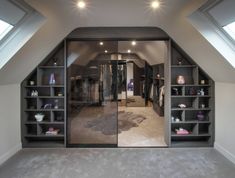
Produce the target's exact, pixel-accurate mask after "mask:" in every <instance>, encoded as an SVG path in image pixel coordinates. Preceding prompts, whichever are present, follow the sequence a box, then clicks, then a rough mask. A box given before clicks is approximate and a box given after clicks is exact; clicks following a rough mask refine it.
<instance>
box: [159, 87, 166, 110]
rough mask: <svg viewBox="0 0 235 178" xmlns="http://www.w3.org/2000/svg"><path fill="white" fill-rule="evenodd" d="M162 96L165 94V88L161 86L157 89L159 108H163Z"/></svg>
mask: <svg viewBox="0 0 235 178" xmlns="http://www.w3.org/2000/svg"><path fill="white" fill-rule="evenodd" d="M164 94H165V86H162V87H161V88H160V89H159V106H160V107H162V106H163V102H164Z"/></svg>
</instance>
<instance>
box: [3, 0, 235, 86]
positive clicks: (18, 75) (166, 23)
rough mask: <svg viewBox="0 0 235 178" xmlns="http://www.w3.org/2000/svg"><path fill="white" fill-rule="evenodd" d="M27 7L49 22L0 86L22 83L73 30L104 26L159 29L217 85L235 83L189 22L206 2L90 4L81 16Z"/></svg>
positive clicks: (70, 0)
mask: <svg viewBox="0 0 235 178" xmlns="http://www.w3.org/2000/svg"><path fill="white" fill-rule="evenodd" d="M25 1H26V2H27V3H28V4H29V5H31V6H32V7H33V8H35V9H36V10H37V11H39V12H40V13H41V14H42V15H44V16H45V18H46V19H47V21H46V23H45V24H44V26H42V27H41V29H40V30H39V31H38V32H37V33H36V34H35V35H34V36H33V37H32V38H31V39H30V40H29V41H28V42H27V43H26V44H25V45H24V47H23V48H22V49H21V50H20V51H19V52H18V53H17V54H16V55H15V56H14V57H13V59H12V60H11V61H10V62H9V63H7V64H6V65H5V67H4V68H3V69H2V70H1V71H0V84H14V83H20V82H21V81H22V80H23V79H24V78H25V77H26V76H27V75H28V74H29V73H30V72H31V71H32V70H33V69H34V68H35V66H36V65H37V64H39V63H40V62H41V61H42V60H43V59H44V58H45V57H46V56H47V55H48V54H49V53H50V52H51V51H52V50H53V48H55V46H56V45H57V44H59V43H60V42H61V40H62V39H64V38H65V37H66V36H67V35H68V34H69V33H70V32H71V31H72V30H74V29H76V28H78V27H105V26H106V27H116V26H120V27H130V26H135V27H146V26H147V27H160V28H162V29H163V30H164V31H166V32H167V33H168V34H169V36H170V37H172V38H173V39H174V40H175V41H176V43H177V44H179V46H181V47H182V48H183V49H184V50H185V52H186V53H188V54H189V55H190V56H191V57H192V58H193V59H194V60H195V61H196V62H197V63H198V64H199V65H200V66H201V67H202V68H203V69H204V70H205V71H207V73H208V74H209V75H210V76H211V77H212V78H213V79H214V80H215V81H220V82H234V83H235V70H234V69H233V68H232V67H231V66H230V65H229V64H228V63H227V62H226V61H225V60H224V58H223V57H222V56H221V55H220V54H219V53H218V52H217V51H216V50H215V49H214V48H213V47H212V46H211V45H210V44H209V43H208V42H207V41H206V40H205V39H204V38H203V37H202V36H201V35H200V34H199V33H198V32H197V30H195V29H194V27H193V26H192V25H191V24H190V23H189V22H188V20H187V16H188V15H190V14H192V12H194V11H195V10H196V9H198V8H199V7H200V6H201V5H202V4H204V3H205V2H206V0H164V1H162V5H161V7H160V8H159V9H157V10H155V11H153V10H152V9H151V8H150V7H149V5H148V1H143V0H133V1H126V0H118V1H116V0H115V1H110V0H96V1H89V4H88V7H87V9H83V10H82V11H80V10H78V9H77V7H76V1H75V0H66V1H65V0H50V1H48V0H40V1H38V0H25ZM218 71H219V72H218Z"/></svg>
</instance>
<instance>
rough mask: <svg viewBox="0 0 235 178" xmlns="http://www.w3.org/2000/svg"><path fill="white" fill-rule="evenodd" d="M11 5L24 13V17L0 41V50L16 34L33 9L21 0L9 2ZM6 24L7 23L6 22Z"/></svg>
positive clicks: (10, 0)
mask: <svg viewBox="0 0 235 178" xmlns="http://www.w3.org/2000/svg"><path fill="white" fill-rule="evenodd" d="M9 2H11V3H12V4H14V5H15V6H17V7H18V8H19V9H21V10H22V11H24V12H25V15H24V16H23V17H22V18H21V19H20V20H19V21H18V22H17V23H16V24H15V25H13V28H12V29H11V30H10V31H9V32H8V33H7V34H6V35H5V36H4V37H3V38H2V39H1V40H0V49H1V48H2V47H4V46H5V45H6V44H7V42H8V41H9V40H11V39H12V38H14V36H15V35H16V34H17V32H18V29H19V27H20V26H21V25H22V24H23V23H24V22H25V20H26V19H27V18H28V17H29V16H30V15H31V13H32V12H33V9H32V8H31V7H30V6H29V5H27V4H26V3H25V2H24V1H23V0H9ZM6 23H8V22H6Z"/></svg>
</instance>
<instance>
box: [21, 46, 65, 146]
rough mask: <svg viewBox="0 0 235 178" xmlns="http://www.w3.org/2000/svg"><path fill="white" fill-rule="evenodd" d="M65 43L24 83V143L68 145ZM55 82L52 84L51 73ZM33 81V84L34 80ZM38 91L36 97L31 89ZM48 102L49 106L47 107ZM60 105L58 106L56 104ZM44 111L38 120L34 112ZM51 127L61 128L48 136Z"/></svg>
mask: <svg viewBox="0 0 235 178" xmlns="http://www.w3.org/2000/svg"><path fill="white" fill-rule="evenodd" d="M64 50H65V44H64V42H63V43H61V44H59V45H58V46H57V47H56V48H55V50H53V51H52V53H51V54H49V55H48V56H47V57H46V58H45V59H44V60H43V62H42V63H41V64H39V65H38V66H37V67H36V68H35V69H34V70H33V72H32V73H31V74H30V75H29V76H27V77H26V79H25V80H24V81H23V82H22V84H21V92H22V95H21V102H22V107H21V128H22V129H21V132H22V144H23V147H24V148H27V147H31V148H32V147H65V145H66V135H65V134H66V99H65V98H66V88H65V83H66V81H65V74H66V71H65V70H66V65H65V51H64ZM52 73H53V74H54V76H55V84H50V83H49V81H50V76H51V74H52ZM32 81H33V82H34V84H32V83H31V82H32ZM33 91H37V92H38V95H37V96H32V92H33ZM46 104H48V107H45V106H46ZM55 106H58V107H55ZM37 113H42V114H43V115H45V116H44V118H43V121H41V122H38V121H36V119H35V114H37ZM49 128H53V129H59V132H58V134H56V135H49V134H46V131H48V130H49Z"/></svg>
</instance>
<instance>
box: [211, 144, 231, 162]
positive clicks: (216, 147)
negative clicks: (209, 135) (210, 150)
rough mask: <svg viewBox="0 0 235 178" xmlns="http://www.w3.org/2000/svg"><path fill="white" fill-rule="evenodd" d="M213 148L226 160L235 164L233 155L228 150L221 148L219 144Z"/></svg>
mask: <svg viewBox="0 0 235 178" xmlns="http://www.w3.org/2000/svg"><path fill="white" fill-rule="evenodd" d="M214 148H215V149H216V150H217V151H218V152H220V153H221V154H222V155H224V156H225V157H226V158H227V159H228V160H230V161H231V162H233V163H234V164H235V155H233V154H232V153H230V152H229V151H228V150H226V149H225V148H224V147H222V146H221V145H220V144H218V143H215V144H214Z"/></svg>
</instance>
